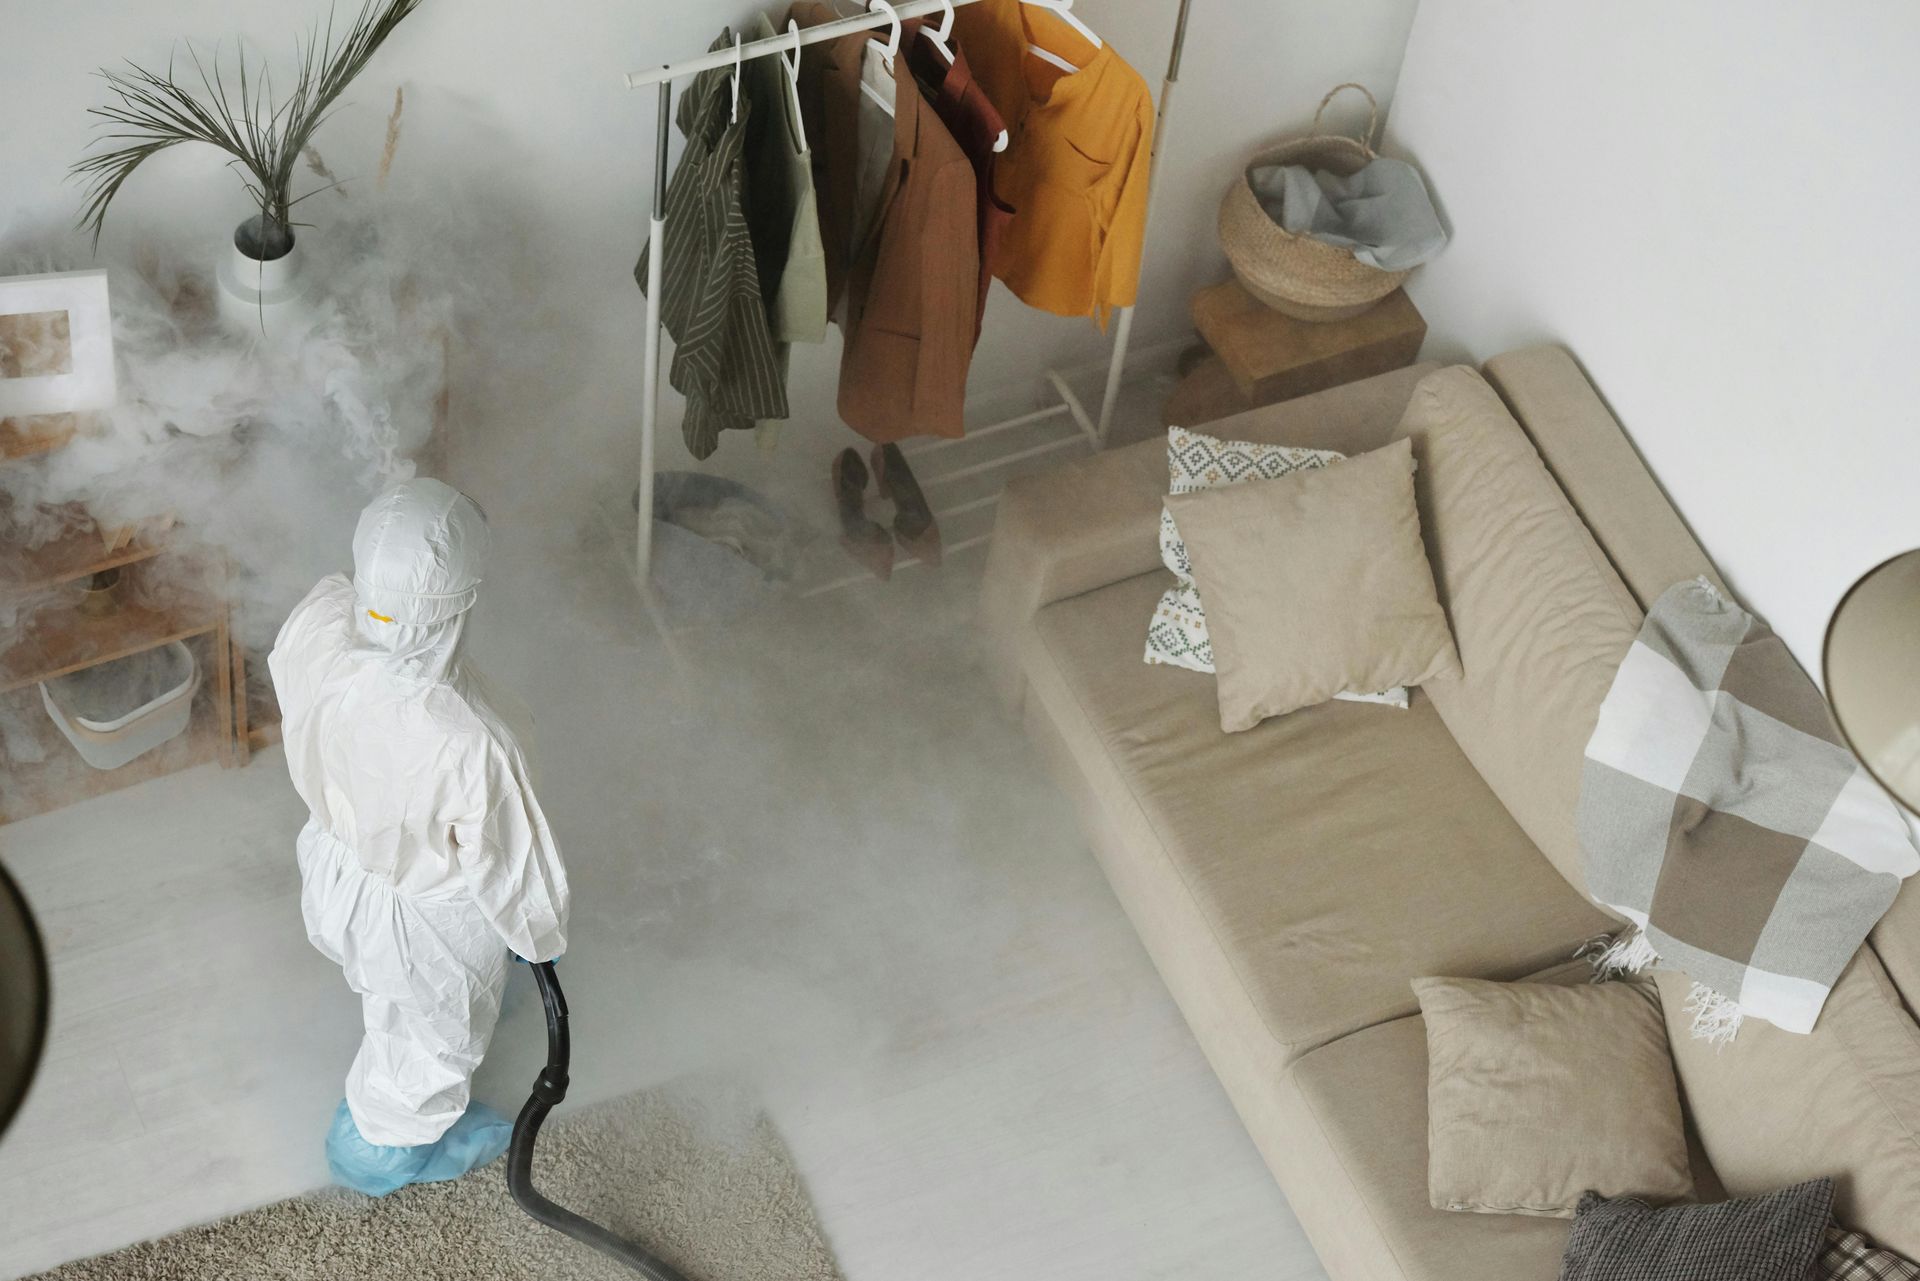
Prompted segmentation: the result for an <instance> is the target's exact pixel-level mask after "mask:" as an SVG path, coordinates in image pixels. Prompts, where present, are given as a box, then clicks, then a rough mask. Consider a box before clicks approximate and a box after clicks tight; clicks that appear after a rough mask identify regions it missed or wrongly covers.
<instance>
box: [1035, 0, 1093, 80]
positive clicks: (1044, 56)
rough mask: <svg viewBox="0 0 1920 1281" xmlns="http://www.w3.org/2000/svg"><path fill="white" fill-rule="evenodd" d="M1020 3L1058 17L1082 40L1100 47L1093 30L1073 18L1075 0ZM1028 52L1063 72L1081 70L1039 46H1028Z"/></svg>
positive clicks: (1042, 0)
mask: <svg viewBox="0 0 1920 1281" xmlns="http://www.w3.org/2000/svg"><path fill="white" fill-rule="evenodd" d="M1020 3H1021V4H1026V5H1032V6H1033V7H1034V8H1036V9H1045V10H1046V11H1047V12H1049V13H1052V14H1056V15H1058V16H1059V18H1060V20H1061V21H1062V22H1065V23H1066V24H1067V25H1068V26H1069V27H1072V28H1073V29H1074V31H1076V32H1078V33H1079V35H1080V38H1081V39H1083V40H1085V41H1086V42H1087V43H1088V44H1090V45H1092V46H1093V47H1094V48H1096V49H1098V48H1099V47H1100V37H1099V36H1096V35H1095V34H1093V28H1092V27H1089V26H1088V25H1087V24H1086V23H1084V22H1082V21H1080V19H1078V18H1076V17H1074V16H1073V0H1020ZM1027 52H1028V53H1030V54H1032V55H1033V56H1034V57H1036V58H1038V59H1040V61H1042V62H1045V63H1048V64H1050V65H1052V66H1055V67H1058V68H1060V70H1062V71H1065V72H1068V73H1072V72H1075V71H1078V70H1080V68H1078V67H1076V66H1074V65H1073V64H1072V63H1071V62H1068V61H1067V60H1066V59H1065V58H1062V57H1061V56H1060V55H1059V54H1057V53H1055V52H1053V51H1052V50H1051V49H1042V48H1041V47H1040V46H1039V45H1037V44H1030V45H1028V46H1027Z"/></svg>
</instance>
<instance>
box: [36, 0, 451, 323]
mask: <svg viewBox="0 0 1920 1281" xmlns="http://www.w3.org/2000/svg"><path fill="white" fill-rule="evenodd" d="M420 4H421V0H365V3H364V4H363V6H362V7H361V10H360V14H359V16H358V17H357V18H355V19H354V22H353V25H352V26H351V27H350V28H349V29H348V30H347V31H346V33H345V34H344V35H343V36H342V37H341V38H340V40H339V41H338V43H334V42H333V40H332V30H333V29H332V24H331V22H329V23H328V26H327V32H326V35H325V36H324V37H323V36H322V34H321V31H320V28H319V27H318V26H317V25H316V26H315V27H314V28H313V30H312V31H311V32H310V33H309V35H308V37H307V39H306V40H305V41H303V42H299V44H298V56H297V61H298V67H297V71H296V75H295V77H294V80H293V86H292V90H291V92H289V93H288V94H287V95H286V96H285V97H284V98H280V99H276V98H275V97H274V96H273V94H272V90H271V84H272V81H271V78H270V77H269V76H268V74H267V71H266V68H265V67H264V66H256V65H250V63H249V60H248V57H247V53H246V50H245V49H244V48H241V49H240V50H239V51H238V54H237V61H238V63H239V66H238V67H237V68H236V69H230V70H226V71H224V72H223V70H222V66H221V56H220V52H219V50H217V49H216V50H215V51H214V53H213V55H212V57H211V59H209V60H208V61H206V62H203V61H202V60H201V58H200V56H199V55H198V54H196V53H193V51H192V50H191V49H190V50H189V51H188V53H189V61H190V62H191V64H192V66H193V70H194V74H193V76H192V77H184V76H183V78H182V79H181V80H175V79H174V75H173V67H172V65H171V64H169V66H168V69H167V70H166V71H165V72H153V71H148V70H146V69H145V68H142V67H137V66H130V67H128V68H127V69H126V70H124V71H117V70H102V71H101V73H100V75H101V77H102V78H103V79H104V80H105V81H106V82H107V88H108V91H109V92H110V93H111V94H112V98H113V100H112V101H111V102H109V103H108V104H107V105H106V106H103V107H94V108H91V109H90V111H91V114H92V115H95V116H97V117H99V118H100V120H101V121H102V122H103V125H102V127H103V129H104V130H105V133H104V134H103V136H102V137H101V139H100V142H101V147H100V149H98V150H95V151H93V152H91V153H90V154H88V155H86V156H83V157H82V158H81V159H80V160H79V161H78V162H76V163H75V164H74V166H73V174H74V176H75V177H78V178H80V179H82V180H84V181H85V183H86V189H87V199H86V204H85V207H84V208H83V210H82V212H81V218H80V221H81V225H82V226H85V227H89V228H91V229H92V231H93V241H94V245H95V246H96V247H98V245H99V243H100V232H101V230H102V228H103V227H104V226H105V225H106V218H107V207H108V206H109V205H111V204H112V203H113V200H114V197H115V196H117V195H119V193H120V188H121V187H122V186H124V185H125V184H126V181H127V179H129V178H131V177H132V176H133V173H134V171H135V170H136V169H138V168H139V167H140V166H141V164H143V163H144V162H145V161H146V160H147V158H148V157H150V156H153V155H156V154H157V153H159V152H161V151H164V150H166V149H167V148H169V147H175V146H178V145H179V144H181V143H183V142H200V143H205V144H207V145H208V146H211V147H215V148H218V149H219V150H221V151H224V152H226V153H227V155H228V156H230V157H231V158H232V159H231V161H230V164H231V166H232V167H233V168H234V169H235V170H237V171H238V172H239V173H240V175H241V180H242V182H243V184H244V185H245V187H246V190H247V194H248V195H249V196H250V197H252V199H253V202H254V204H255V206H256V207H257V208H258V210H259V212H258V213H257V214H255V215H254V216H253V217H252V218H249V219H248V220H247V221H245V222H243V223H241V224H240V226H239V228H238V229H237V230H236V231H235V232H234V235H233V241H232V246H233V247H232V250H231V253H230V255H228V256H225V257H223V259H222V260H221V262H220V263H219V264H218V267H217V271H216V274H217V275H218V277H219V279H220V293H221V314H222V315H223V316H225V317H227V318H228V319H229V320H231V321H232V322H233V323H234V324H236V325H241V324H245V325H247V326H249V327H250V328H252V329H253V330H254V331H255V332H262V331H264V332H267V333H273V332H274V330H275V325H276V322H278V324H279V325H280V326H282V327H286V326H287V325H289V323H290V322H291V321H292V320H293V319H294V317H295V315H296V314H297V313H298V312H300V311H301V307H300V303H301V301H302V300H303V299H304V298H305V296H306V292H307V291H306V285H307V282H306V280H305V279H303V276H302V270H301V269H302V266H303V262H302V255H301V253H300V249H299V244H298V237H297V234H296V227H297V226H298V224H297V223H296V222H295V221H294V217H293V210H294V206H295V205H297V204H299V203H300V202H301V201H302V200H305V199H306V198H307V196H311V195H313V194H315V193H314V192H308V193H306V195H303V196H295V195H294V194H293V174H294V169H295V167H296V166H297V165H298V164H299V163H300V162H301V158H302V157H303V156H304V155H305V154H306V152H307V149H308V147H309V145H310V144H311V143H312V141H313V135H314V133H315V131H316V130H318V129H319V127H320V124H321V122H322V121H323V120H325V119H326V118H327V116H328V115H329V114H331V112H332V110H333V108H334V107H335V106H336V105H337V104H338V100H339V97H340V95H341V93H342V92H344V91H345V89H346V87H347V86H348V85H349V84H351V83H352V82H353V80H354V78H355V77H356V76H358V75H359V74H360V72H361V71H362V70H363V69H364V68H365V67H366V65H367V63H368V61H369V60H371V59H372V57H373V55H374V53H375V52H376V51H377V50H378V49H379V48H380V46H381V45H382V44H384V43H386V39H387V37H388V36H389V35H392V34H393V30H394V28H395V27H397V26H399V25H400V23H401V22H402V21H403V20H405V19H406V17H407V16H408V15H409V14H411V13H412V12H413V11H414V10H415V9H417V8H419V7H420ZM323 40H325V41H326V43H325V45H323V43H322V41H323ZM196 81H197V83H195V82H196ZM321 190H325V188H322V189H321Z"/></svg>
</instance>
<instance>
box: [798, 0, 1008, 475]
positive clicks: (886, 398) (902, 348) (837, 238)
mask: <svg viewBox="0 0 1920 1281" xmlns="http://www.w3.org/2000/svg"><path fill="white" fill-rule="evenodd" d="M792 16H793V17H794V19H795V20H796V21H798V22H799V23H800V24H801V25H803V26H811V25H814V24H815V23H818V22H822V21H827V20H829V19H831V18H832V17H834V16H836V15H834V14H833V12H832V11H831V10H829V9H827V8H826V6H825V5H822V4H799V5H795V6H794V7H793V10H792ZM919 25H920V24H919V23H918V22H917V21H911V22H907V23H906V24H904V30H903V32H902V34H901V41H902V44H903V45H904V43H905V42H906V41H908V40H917V39H919V38H920V37H919ZM867 39H868V37H867V36H866V35H864V34H860V35H853V36H848V37H846V38H844V39H842V40H834V41H828V42H826V43H824V44H819V45H811V46H809V47H808V49H807V53H814V52H815V51H819V56H817V57H816V58H815V59H814V60H813V62H812V63H811V64H809V63H807V62H806V61H805V56H806V55H805V54H803V55H802V58H803V61H802V65H801V70H802V86H801V87H802V93H801V101H802V108H803V110H804V111H805V112H806V113H807V115H808V116H809V117H810V118H809V119H808V120H807V130H808V132H807V141H808V145H809V146H811V147H812V148H813V149H814V152H815V153H816V154H821V153H825V155H824V158H823V165H822V171H821V172H820V173H819V175H818V179H819V182H820V184H821V190H820V202H819V203H820V224H821V225H820V234H821V238H822V240H823V242H824V243H825V244H826V246H827V261H828V292H829V295H830V296H835V297H838V296H841V295H842V294H844V297H845V311H844V313H843V316H842V320H841V328H842V330H843V331H844V336H845V342H846V347H845V353H844V354H843V355H842V357H841V360H840V417H841V418H842V420H844V421H845V422H846V424H847V426H849V427H851V428H853V429H854V430H855V431H857V432H859V433H860V434H861V435H862V436H865V437H866V438H867V439H869V440H873V441H891V440H901V439H904V438H906V437H909V436H958V435H960V434H961V433H962V431H963V424H962V420H961V416H962V410H963V408H964V406H965V402H966V390H967V365H968V362H969V361H970V360H971V359H972V355H973V340H974V314H975V308H976V305H977V301H978V294H979V276H980V247H979V235H978V228H977V226H976V218H977V212H976V204H975V198H974V196H975V191H974V177H973V165H972V162H971V161H969V160H968V159H967V155H966V153H965V152H964V151H962V150H961V148H960V144H959V143H957V142H955V141H954V140H953V136H952V135H951V134H950V133H948V132H947V128H946V126H945V125H944V124H942V123H941V122H940V117H939V114H938V113H937V112H936V111H935V110H934V108H933V106H932V104H930V103H929V102H927V100H926V99H925V97H923V96H922V94H921V92H920V89H919V87H918V86H917V85H916V84H915V83H914V79H913V75H912V72H911V71H910V70H909V69H908V66H907V58H906V56H905V55H904V54H903V55H901V56H900V57H897V58H896V59H895V60H894V121H893V155H892V157H891V158H890V160H889V161H888V164H887V170H886V178H885V180H884V182H883V183H882V185H881V189H880V200H879V210H878V212H877V213H876V214H875V216H874V217H873V219H872V225H871V228H870V229H869V230H868V232H867V234H866V236H865V237H864V239H862V240H861V241H860V242H859V243H857V244H856V243H853V240H852V231H851V228H852V226H853V224H854V222H855V221H856V211H857V209H858V205H859V196H858V189H859V158H858V151H859V149H858V142H857V140H858V137H859V134H858V128H859V125H858V121H859V117H860V111H861V106H860V101H861V99H860V62H861V56H862V48H863V46H864V44H865V42H866V40H867ZM843 46H844V47H843ZM816 122H818V127H817V129H816ZM836 245H840V246H844V247H845V256H844V258H842V257H840V253H839V251H837V250H836V249H835V248H834V246H836ZM836 269H837V270H836Z"/></svg>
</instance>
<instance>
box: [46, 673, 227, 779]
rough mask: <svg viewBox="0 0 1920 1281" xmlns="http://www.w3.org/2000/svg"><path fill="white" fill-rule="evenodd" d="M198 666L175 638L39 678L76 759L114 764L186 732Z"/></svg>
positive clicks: (105, 767)
mask: <svg viewBox="0 0 1920 1281" xmlns="http://www.w3.org/2000/svg"><path fill="white" fill-rule="evenodd" d="M199 687H200V672H199V668H198V666H197V665H196V664H195V663H194V661H193V651H192V650H190V649H188V648H187V647H186V645H185V644H184V643H182V642H180V641H174V642H172V643H171V644H167V645H162V646H160V647H159V648H157V649H152V650H148V651H146V652H144V653H140V654H132V655H129V656H128V657H126V658H120V659H115V660H114V661H113V662H111V663H102V664H100V665H99V666H98V667H89V668H86V669H84V670H82V671H78V672H74V673H72V674H71V675H68V676H61V677H57V678H55V679H53V680H50V681H41V682H40V701H41V702H42V703H44V704H45V705H46V708H47V715H48V716H51V717H52V718H53V723H54V724H55V725H58V726H59V727H60V732H61V733H62V734H65V735H66V736H67V741H68V742H69V743H72V744H73V749H74V750H75V751H76V752H79V753H80V759H82V760H84V761H85V762H86V763H87V764H89V765H91V766H93V767H94V768H95V769H99V770H109V769H119V768H120V767H121V766H122V765H125V764H126V763H127V762H129V761H131V760H134V759H135V758H137V757H140V756H143V755H145V754H146V753H148V752H150V751H152V750H153V749H154V748H156V747H158V746H160V745H161V744H162V743H164V742H166V741H167V740H168V739H171V738H175V737H178V736H179V735H180V734H183V733H185V732H186V728H187V722H188V721H189V720H190V719H191V717H192V715H193V695H194V692H195V691H196V690H197V689H199Z"/></svg>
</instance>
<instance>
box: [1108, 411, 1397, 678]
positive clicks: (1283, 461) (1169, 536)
mask: <svg viewBox="0 0 1920 1281" xmlns="http://www.w3.org/2000/svg"><path fill="white" fill-rule="evenodd" d="M1345 457H1346V455H1345V454H1338V453H1335V452H1334V451H1333V450H1331V449H1296V448H1294V447H1293V446H1290V445H1262V444H1258V443H1256V442H1254V441H1251V440H1220V439H1218V438H1217V437H1214V436H1207V435H1203V434H1202V433H1200V432H1197V431H1188V430H1187V429H1186V428H1184V427H1170V428H1168V429H1167V492H1168V493H1172V494H1190V493H1193V492H1194V491H1195V490H1200V489H1212V488H1214V487H1216V486H1219V485H1237V484H1239V483H1240V482H1241V481H1244V480H1276V479H1278V478H1279V477H1281V476H1285V475H1289V474H1290V473H1292V472H1296V471H1303V470H1307V469H1311V468H1316V467H1325V466H1326V465H1327V464H1328V463H1335V462H1339V461H1340V460H1341V459H1343V458H1345ZM1160 560H1161V561H1162V563H1164V564H1165V565H1166V567H1167V568H1168V569H1169V570H1171V571H1173V577H1174V580H1175V581H1174V585H1173V586H1172V587H1170V588H1168V589H1167V591H1166V592H1165V594H1163V595H1162V596H1161V597H1160V603H1159V605H1157V606H1156V607H1155V608H1154V611H1153V619H1152V621H1151V622H1149V623H1148V624H1147V653H1146V660H1147V662H1149V663H1166V664H1169V665H1171V666H1174V667H1184V668H1186V669H1187V670H1188V671H1193V672H1212V671H1213V641H1212V640H1211V639H1210V638H1209V637H1208V635H1207V615H1206V611H1205V610H1204V609H1203V608H1202V607H1201V604H1200V592H1199V590H1198V589H1197V588H1196V587H1194V585H1193V565H1192V563H1191V562H1190V561H1189V560H1188V559H1187V545H1186V543H1185V542H1184V541H1182V540H1181V537H1180V530H1179V527H1178V526H1176V525H1175V524H1174V523H1173V513H1171V512H1169V511H1168V510H1167V509H1166V508H1164V507H1162V508H1161V509H1160ZM1334 697H1336V698H1345V699H1351V700H1353V701H1355V702H1362V703H1386V704H1389V705H1391V706H1394V707H1405V706H1406V705H1407V691H1406V690H1404V689H1401V688H1399V687H1395V688H1393V689H1390V690H1386V691H1385V692H1383V693H1379V694H1356V693H1341V694H1336V695H1334Z"/></svg>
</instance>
